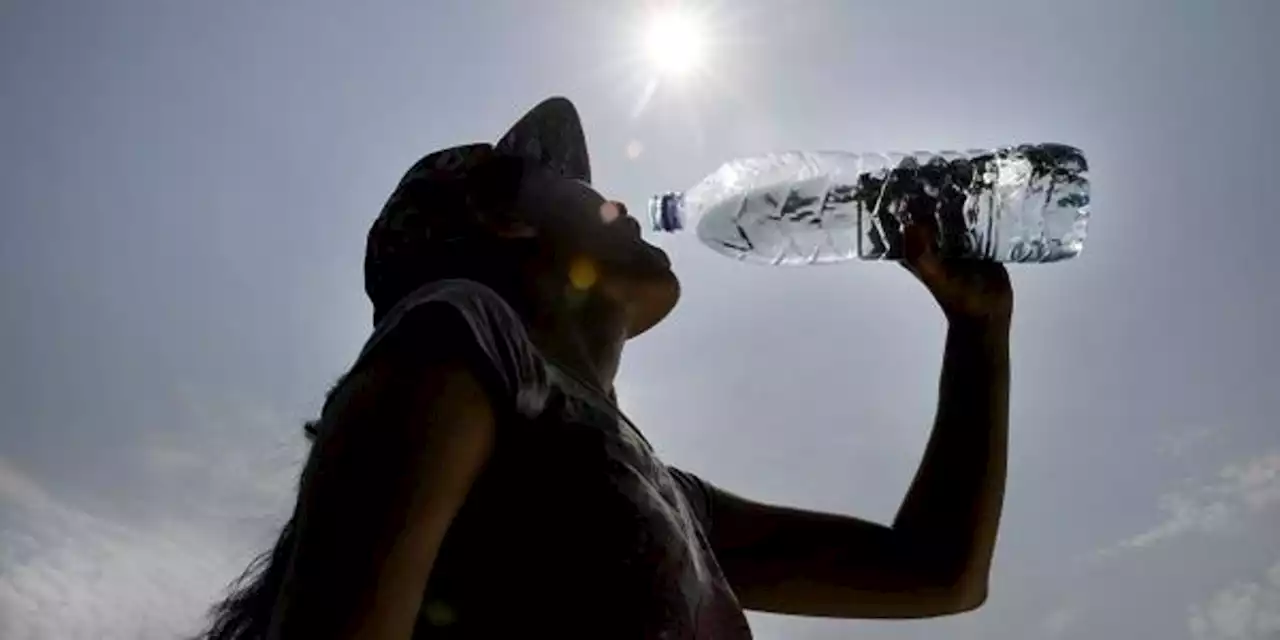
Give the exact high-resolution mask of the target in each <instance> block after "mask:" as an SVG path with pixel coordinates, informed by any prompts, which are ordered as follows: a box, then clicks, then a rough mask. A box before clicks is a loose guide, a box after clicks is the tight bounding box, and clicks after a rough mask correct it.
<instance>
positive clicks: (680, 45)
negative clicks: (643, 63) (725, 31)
mask: <svg viewBox="0 0 1280 640" xmlns="http://www.w3.org/2000/svg"><path fill="white" fill-rule="evenodd" d="M644 52H645V56H646V57H647V58H648V59H649V63H650V64H651V65H653V70H654V72H655V73H657V74H658V75H659V76H660V77H664V78H677V79H679V78H687V77H689V76H690V75H692V74H693V73H694V72H696V71H699V70H700V69H702V67H703V65H704V64H706V53H707V31H706V26H705V25H704V24H703V22H702V20H701V17H700V16H699V15H698V14H696V13H694V12H693V11H692V10H690V9H688V8H686V7H682V6H680V5H671V6H667V7H664V8H662V9H661V10H656V11H655V12H654V13H653V14H652V15H651V16H650V18H649V24H648V28H647V29H646V30H645V36H644Z"/></svg>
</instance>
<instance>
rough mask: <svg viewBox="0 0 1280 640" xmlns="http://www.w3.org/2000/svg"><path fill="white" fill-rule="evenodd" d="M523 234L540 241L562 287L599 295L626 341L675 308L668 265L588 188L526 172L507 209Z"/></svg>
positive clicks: (622, 213) (624, 216) (618, 208)
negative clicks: (560, 272)
mask: <svg viewBox="0 0 1280 640" xmlns="http://www.w3.org/2000/svg"><path fill="white" fill-rule="evenodd" d="M515 209H516V211H515V213H516V217H517V218H518V219H519V220H521V221H522V222H523V223H524V226H523V229H524V235H533V236H537V237H538V238H539V239H540V240H542V241H544V242H545V243H546V245H545V246H546V248H547V249H548V250H550V252H551V253H552V254H553V256H554V260H553V261H552V262H553V263H554V264H556V265H558V268H563V269H566V270H567V272H566V276H567V279H568V282H569V284H570V285H571V286H572V287H574V288H576V289H579V290H583V291H587V290H590V291H592V292H594V293H600V294H602V295H605V296H607V297H608V298H609V299H611V300H612V301H613V302H615V303H617V304H619V305H621V306H622V307H623V308H624V310H625V312H626V315H627V316H628V318H629V319H630V322H629V330H628V335H629V336H634V335H637V334H639V333H641V332H643V331H645V330H647V329H648V328H649V327H651V326H653V325H654V324H656V323H657V322H658V321H660V320H661V319H662V318H663V317H665V316H666V314H667V313H668V312H670V311H671V309H672V308H673V307H674V306H675V304H676V301H677V300H678V299H679V293H680V286H679V281H678V279H677V278H676V276H675V273H674V272H673V271H672V270H671V261H670V259H669V258H668V257H667V254H666V253H665V252H663V251H662V250H661V249H659V248H658V247H655V246H653V245H652V244H650V243H648V242H646V241H645V240H644V238H643V236H642V234H641V227H640V223H639V222H638V221H637V220H636V219H635V218H633V217H632V216H631V215H630V214H629V213H628V211H627V208H626V206H625V205H623V204H622V203H620V202H616V201H612V200H609V199H608V198H606V197H604V196H603V195H601V194H600V193H599V192H598V191H596V190H595V189H594V188H593V187H591V185H588V184H586V183H584V182H581V181H578V180H570V179H566V178H561V177H559V176H555V175H552V174H550V173H549V172H545V171H541V170H537V169H533V170H530V171H527V172H526V174H525V176H524V177H523V179H522V183H521V186H520V190H519V193H518V195H517V198H516V203H515Z"/></svg>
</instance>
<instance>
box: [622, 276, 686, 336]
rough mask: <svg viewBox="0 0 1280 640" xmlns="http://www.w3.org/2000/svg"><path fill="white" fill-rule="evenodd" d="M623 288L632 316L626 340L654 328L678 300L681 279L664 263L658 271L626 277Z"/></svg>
mask: <svg viewBox="0 0 1280 640" xmlns="http://www.w3.org/2000/svg"><path fill="white" fill-rule="evenodd" d="M655 266H656V265H655ZM624 288H625V289H626V292H625V294H624V295H626V297H627V306H628V307H629V310H630V316H631V325H630V327H629V328H628V331H627V337H629V338H634V337H635V336H638V335H640V334H642V333H644V332H645V331H648V330H649V329H651V328H653V326H654V325H656V324H658V323H659V322H661V321H662V320H663V318H666V317H667V314H669V313H671V310H672V309H674V308H675V306H676V303H677V302H679V301H680V279H679V278H677V277H676V274H675V272H674V271H672V270H671V266H670V265H669V264H663V265H661V268H654V269H646V270H644V271H643V272H642V273H637V274H635V275H634V276H632V277H629V278H627V282H626V284H625V285H624Z"/></svg>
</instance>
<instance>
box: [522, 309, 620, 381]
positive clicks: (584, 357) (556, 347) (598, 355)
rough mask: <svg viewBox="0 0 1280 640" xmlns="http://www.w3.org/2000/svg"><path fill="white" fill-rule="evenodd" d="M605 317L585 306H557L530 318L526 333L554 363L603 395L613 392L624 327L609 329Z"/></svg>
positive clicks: (608, 323)
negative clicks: (570, 307)
mask: <svg viewBox="0 0 1280 640" xmlns="http://www.w3.org/2000/svg"><path fill="white" fill-rule="evenodd" d="M604 320H606V319H605V318H602V317H600V315H599V314H596V313H591V312H590V311H589V310H586V309H583V310H582V311H580V312H573V311H569V310H566V309H564V308H560V309H559V310H557V311H556V312H553V313H550V314H545V315H543V317H541V318H537V319H534V321H532V322H530V323H529V337H530V339H531V340H533V343H534V344H535V345H537V347H538V349H539V350H540V351H541V352H542V353H543V355H545V356H546V357H547V358H548V359H550V360H551V361H553V362H554V363H555V364H556V365H558V366H560V367H562V368H565V369H568V370H569V373H570V374H572V375H574V376H576V377H578V378H581V379H582V381H584V382H587V383H590V384H592V385H594V386H596V387H597V388H598V389H599V390H600V391H602V392H603V393H605V394H606V395H613V378H614V375H615V374H616V373H617V370H618V361H619V358H620V357H621V355H622V352H621V345H622V343H623V336H622V334H623V333H624V332H625V329H621V328H620V329H619V330H618V331H617V332H613V331H611V330H610V329H611V328H612V325H613V324H614V323H611V322H607V321H604ZM601 321H604V322H601ZM611 333H618V334H619V335H610V334H611Z"/></svg>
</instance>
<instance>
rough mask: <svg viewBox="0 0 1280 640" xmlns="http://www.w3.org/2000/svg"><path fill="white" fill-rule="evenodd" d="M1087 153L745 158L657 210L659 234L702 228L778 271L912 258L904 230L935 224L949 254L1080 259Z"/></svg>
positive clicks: (726, 250)
mask: <svg viewBox="0 0 1280 640" xmlns="http://www.w3.org/2000/svg"><path fill="white" fill-rule="evenodd" d="M1087 170H1088V165H1087V163H1086V162H1085V159H1084V154H1083V153H1081V151H1080V150H1079V149H1076V148H1074V147H1070V146H1067V145H1061V144H1034V145H1033V144H1026V145H1019V146H1016V147H1002V148H999V149H991V150H977V151H967V152H954V151H942V152H937V153H930V152H916V153H913V154H888V155H881V154H874V153H864V154H854V153H844V152H788V153H778V154H771V155H767V156H760V157H754V158H744V159H740V160H734V161H731V162H728V163H726V164H724V165H723V166H721V167H720V168H719V169H718V170H717V171H716V172H715V173H712V174H711V175H710V176H707V178H706V179H704V180H703V181H702V182H700V183H698V184H697V185H696V186H694V187H693V188H692V189H689V190H688V191H685V192H683V193H675V192H672V193H664V194H660V195H657V196H654V197H653V198H651V199H650V202H649V216H650V221H651V223H652V226H653V229H654V230H655V231H664V232H676V231H679V230H681V229H683V228H684V227H685V221H686V220H692V221H696V224H697V233H698V238H699V239H700V240H701V241H702V242H703V243H705V244H706V245H707V246H709V247H711V248H712V249H715V250H716V251H719V252H720V253H723V254H725V255H727V256H730V257H733V258H737V259H739V260H745V261H750V262H760V263H765V264H775V265H795V264H824V263H832V262H843V261H845V260H850V259H853V258H855V257H856V258H862V259H864V260H897V259H901V257H902V255H903V253H902V231H903V228H904V225H905V224H907V223H908V222H909V221H911V220H920V219H922V217H923V219H930V218H931V219H932V221H933V222H934V224H935V225H936V228H937V230H938V238H937V245H938V248H939V250H940V251H941V253H942V254H943V255H945V256H949V257H963V258H979V259H986V260H994V261H998V262H1056V261H1059V260H1065V259H1067V258H1070V257H1072V256H1075V255H1076V254H1078V253H1080V251H1081V249H1082V248H1083V246H1084V239H1085V234H1086V231H1087V224H1088V220H1089V181H1088V179H1087V178H1086V177H1085V173H1086V172H1087Z"/></svg>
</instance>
